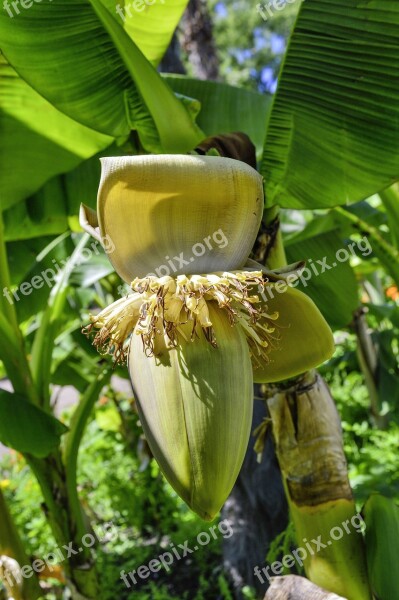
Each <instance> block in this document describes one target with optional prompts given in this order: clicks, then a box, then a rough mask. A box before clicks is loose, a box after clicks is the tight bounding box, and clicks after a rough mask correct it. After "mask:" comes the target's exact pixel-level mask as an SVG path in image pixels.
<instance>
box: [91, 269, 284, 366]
mask: <svg viewBox="0 0 399 600" xmlns="http://www.w3.org/2000/svg"><path fill="white" fill-rule="evenodd" d="M265 284H267V282H266V281H265V279H264V276H263V275H262V273H261V271H251V272H248V271H235V272H231V273H230V272H225V273H223V272H219V273H211V274H209V275H179V276H178V277H177V278H175V279H174V278H173V277H169V276H166V277H161V278H157V277H145V278H144V279H135V280H134V281H133V282H132V284H131V287H132V289H133V290H134V292H135V293H134V294H133V295H131V296H128V297H127V298H123V299H121V300H118V301H117V302H115V303H114V304H112V305H111V306H109V307H108V308H106V309H105V310H103V311H102V312H101V313H100V314H99V315H98V316H97V317H92V318H91V320H92V324H91V325H90V326H89V327H88V328H86V331H88V332H89V331H91V330H92V329H93V328H95V329H99V332H98V333H97V334H96V336H95V338H94V343H95V345H96V346H99V347H101V348H102V349H103V351H106V352H110V351H111V352H113V354H114V357H115V359H116V360H118V361H122V360H123V359H124V358H125V356H126V349H127V347H126V339H127V338H128V337H129V336H130V335H131V333H132V332H133V330H134V332H135V334H136V335H140V336H141V339H142V341H143V347H144V352H145V353H146V354H147V355H148V356H151V355H153V354H154V340H155V336H156V335H157V334H159V333H161V332H162V331H163V332H164V333H165V334H166V336H167V338H168V340H169V342H170V343H171V344H172V345H174V346H176V345H177V343H178V333H179V334H180V326H181V325H182V324H184V323H187V322H189V321H191V322H192V336H191V337H192V339H194V338H195V337H196V336H197V326H199V327H200V328H201V329H202V330H203V332H204V335H205V338H206V339H207V340H208V341H209V343H210V344H212V345H213V346H215V347H216V346H217V340H216V339H215V334H214V331H213V326H212V321H211V320H210V315H209V309H208V303H209V302H212V303H213V304H217V305H218V307H219V308H220V309H221V310H225V311H226V312H227V314H228V317H229V320H230V323H231V325H237V326H240V327H242V328H243V330H244V333H245V334H246V336H247V340H248V344H249V348H250V351H251V354H252V355H253V357H254V358H255V361H256V358H257V356H259V357H262V359H265V357H266V355H267V353H268V351H269V350H270V349H271V348H273V347H275V343H276V341H277V340H278V334H277V333H276V325H275V324H274V323H273V322H274V321H276V320H277V319H278V316H279V315H278V313H277V312H275V313H272V314H269V313H268V312H267V310H268V309H267V306H266V305H265V304H261V300H260V298H259V296H258V295H253V294H252V289H253V288H260V289H261V291H263V288H264V286H265Z"/></svg>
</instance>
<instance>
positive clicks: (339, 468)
mask: <svg viewBox="0 0 399 600" xmlns="http://www.w3.org/2000/svg"><path fill="white" fill-rule="evenodd" d="M264 222H265V225H266V235H267V234H268V233H269V239H270V243H269V244H266V251H265V255H264V260H265V262H266V264H267V266H268V268H270V269H276V268H281V267H283V266H285V265H286V264H287V262H286V259H285V251H284V244H283V240H282V235H281V230H280V223H279V212H278V207H276V206H274V207H272V208H271V209H268V210H266V212H265V214H264ZM305 343H306V341H305ZM265 395H266V397H267V398H268V400H267V405H268V408H269V413H270V416H271V420H272V429H273V436H274V440H275V446H276V454H277V459H278V461H279V465H280V469H281V473H282V476H283V483H284V488H285V492H286V497H287V500H288V504H289V507H290V512H291V516H292V520H293V522H294V525H295V530H296V537H297V543H298V546H299V547H301V548H302V546H304V548H306V550H305V552H306V558H305V557H304V558H303V564H304V567H305V571H306V574H307V576H308V578H309V579H310V581H312V582H313V583H316V584H317V585H319V586H321V587H323V588H325V589H326V590H329V591H331V592H335V593H336V594H339V595H341V596H343V597H345V598H347V600H371V595H370V590H369V584H368V579H367V568H366V561H365V554H364V547H363V539H362V537H361V535H359V534H358V533H353V531H352V532H351V531H350V530H349V531H350V534H346V535H345V536H343V537H342V539H339V540H334V539H331V532H332V531H333V530H334V528H337V527H341V524H342V523H345V524H346V525H347V523H350V522H351V521H350V520H351V519H352V518H353V517H354V516H355V514H356V507H355V502H354V500H353V495H352V490H351V487H350V484H349V479H348V470H347V465H346V460H345V456H344V451H343V443H342V431H341V424H340V420H339V416H338V413H337V411H336V408H335V404H334V401H333V399H332V397H331V395H330V392H329V390H328V387H327V385H326V384H325V382H324V381H323V380H322V378H321V377H320V376H319V375H318V374H317V373H316V372H315V371H312V372H308V373H305V374H304V375H303V376H302V377H298V378H296V379H295V380H294V381H292V382H291V383H289V382H288V384H278V385H277V386H276V385H274V386H268V388H267V389H266V394H265ZM308 540H312V541H314V540H324V541H322V543H323V544H325V548H322V549H321V550H320V551H318V552H316V551H315V548H311V547H310V548H309V547H308V546H306V542H308ZM329 542H330V543H329ZM298 551H299V548H298ZM312 552H313V553H312ZM302 556H303V553H302Z"/></svg>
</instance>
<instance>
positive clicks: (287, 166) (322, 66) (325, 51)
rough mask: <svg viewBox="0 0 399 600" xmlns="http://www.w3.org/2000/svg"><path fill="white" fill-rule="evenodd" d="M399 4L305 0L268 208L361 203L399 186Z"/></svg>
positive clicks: (274, 147) (277, 132) (274, 138)
mask: <svg viewBox="0 0 399 600" xmlns="http://www.w3.org/2000/svg"><path fill="white" fill-rule="evenodd" d="M398 65H399V3H398V2H397V0H382V1H381V0H380V1H377V0H364V1H362V2H359V0H306V2H304V3H303V4H302V6H301V9H300V12H299V15H298V19H297V22H296V26H295V29H294V32H293V34H292V37H291V40H290V44H289V49H288V52H287V56H286V59H285V62H284V65H283V70H282V74H281V78H280V82H279V87H278V90H277V93H276V97H275V101H274V105H273V109H272V114H271V118H270V122H269V126H268V133H267V137H266V142H265V149H264V155H263V162H262V168H261V172H262V174H263V175H264V177H265V180H266V192H267V199H268V203H269V205H271V204H280V205H281V206H283V207H291V208H299V209H301V208H316V207H329V206H335V205H338V204H345V203H350V202H356V201H358V200H361V199H363V198H366V197H368V196H370V195H371V194H373V193H375V192H378V191H379V190H381V189H383V188H385V187H387V186H388V185H390V184H391V183H393V182H394V181H396V180H398V179H399V81H398Z"/></svg>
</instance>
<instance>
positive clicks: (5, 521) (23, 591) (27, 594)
mask: <svg viewBox="0 0 399 600" xmlns="http://www.w3.org/2000/svg"><path fill="white" fill-rule="evenodd" d="M2 557H4V558H2ZM9 559H13V561H16V563H17V564H15V563H14V562H12V561H10V560H9ZM30 563H31V561H30V560H29V557H28V555H27V553H26V552H25V549H24V546H23V543H22V540H21V538H20V537H19V535H18V531H17V529H16V527H15V524H14V521H13V519H12V517H11V514H10V512H9V510H8V507H7V504H6V501H5V498H4V495H3V492H2V491H1V488H0V579H3V581H4V584H5V586H6V589H7V591H8V593H9V595H10V597H13V598H15V600H19V599H20V600H36V598H39V597H40V596H41V595H42V591H41V589H40V586H39V581H38V579H37V576H36V573H35V572H33V575H32V576H30V577H29V578H23V577H22V575H21V573H20V569H21V568H22V567H24V566H29V565H30ZM11 569H12V570H11Z"/></svg>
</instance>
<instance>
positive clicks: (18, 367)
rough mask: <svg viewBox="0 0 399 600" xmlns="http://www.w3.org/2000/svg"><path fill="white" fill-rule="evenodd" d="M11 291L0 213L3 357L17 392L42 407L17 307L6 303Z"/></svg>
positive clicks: (0, 356)
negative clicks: (19, 322)
mask: <svg viewBox="0 0 399 600" xmlns="http://www.w3.org/2000/svg"><path fill="white" fill-rule="evenodd" d="M10 289H11V279H10V271H9V268H8V259H7V247H6V242H5V237H4V221H3V216H2V213H1V211H0V308H1V313H2V314H0V333H1V336H2V338H3V341H5V342H6V343H5V344H4V346H3V348H2V351H1V354H0V360H2V362H3V363H4V366H5V368H6V371H7V375H8V377H9V378H10V381H11V383H12V385H13V388H14V391H15V392H18V393H20V394H22V395H23V396H25V397H26V399H27V400H30V401H31V402H33V403H34V404H38V395H37V391H36V387H35V385H34V383H33V379H32V373H31V370H30V366H29V363H28V359H27V356H26V352H25V345H24V340H23V336H22V332H21V329H20V327H19V325H18V318H17V312H16V310H15V305H14V304H12V303H10V302H9V301H8V300H7V299H6V294H5V291H6V290H10Z"/></svg>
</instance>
